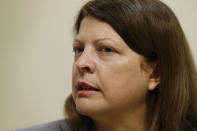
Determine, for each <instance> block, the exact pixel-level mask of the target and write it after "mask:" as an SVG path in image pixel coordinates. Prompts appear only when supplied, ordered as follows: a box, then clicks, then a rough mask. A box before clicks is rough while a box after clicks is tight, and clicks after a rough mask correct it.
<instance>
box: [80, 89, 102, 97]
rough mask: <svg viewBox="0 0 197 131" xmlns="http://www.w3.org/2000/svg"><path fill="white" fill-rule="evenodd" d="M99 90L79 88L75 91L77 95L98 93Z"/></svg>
mask: <svg viewBox="0 0 197 131" xmlns="http://www.w3.org/2000/svg"><path fill="white" fill-rule="evenodd" d="M99 92H100V91H94V90H80V91H78V92H77V95H78V96H91V95H95V94H98V93H99Z"/></svg>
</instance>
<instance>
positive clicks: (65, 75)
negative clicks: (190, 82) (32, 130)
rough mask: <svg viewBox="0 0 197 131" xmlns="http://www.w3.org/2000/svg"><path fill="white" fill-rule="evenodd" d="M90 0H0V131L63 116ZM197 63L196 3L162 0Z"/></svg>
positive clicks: (182, 0) (181, 0)
mask: <svg viewBox="0 0 197 131" xmlns="http://www.w3.org/2000/svg"><path fill="white" fill-rule="evenodd" d="M84 1H86V0H17V1H16V0H0V130H1V131H9V130H11V129H13V128H16V127H26V126H30V125H34V124H39V123H43V122H48V121H52V120H56V119H60V118H63V104H64V100H65V98H66V96H67V95H68V94H69V93H70V92H71V89H70V87H71V67H72V60H73V56H72V55H73V54H72V39H73V35H72V27H73V23H74V18H75V16H76V13H77V11H78V10H79V8H80V7H81V5H82V4H83V3H84ZM164 1H165V2H166V3H168V4H169V5H170V6H171V7H172V8H173V10H174V11H175V13H176V14H177V16H178V18H179V19H180V22H181V24H182V26H183V29H184V30H185V33H186V36H187V38H188V40H189V43H190V45H191V48H192V51H193V54H194V56H195V60H196V61H197V44H196V42H197V37H196V34H197V18H196V17H197V14H196V13H194V12H197V8H196V5H197V1H196V0H164Z"/></svg>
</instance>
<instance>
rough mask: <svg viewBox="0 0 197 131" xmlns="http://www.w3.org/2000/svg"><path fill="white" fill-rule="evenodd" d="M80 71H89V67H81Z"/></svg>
mask: <svg viewBox="0 0 197 131" xmlns="http://www.w3.org/2000/svg"><path fill="white" fill-rule="evenodd" d="M81 71H83V72H90V68H89V67H88V66H85V67H81Z"/></svg>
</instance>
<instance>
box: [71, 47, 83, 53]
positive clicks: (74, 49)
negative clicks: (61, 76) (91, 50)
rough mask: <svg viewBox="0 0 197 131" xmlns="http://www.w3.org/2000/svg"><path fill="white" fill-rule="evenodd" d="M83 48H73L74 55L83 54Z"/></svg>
mask: <svg viewBox="0 0 197 131" xmlns="http://www.w3.org/2000/svg"><path fill="white" fill-rule="evenodd" d="M83 50H84V48H83V47H73V52H74V53H75V54H78V53H80V52H83Z"/></svg>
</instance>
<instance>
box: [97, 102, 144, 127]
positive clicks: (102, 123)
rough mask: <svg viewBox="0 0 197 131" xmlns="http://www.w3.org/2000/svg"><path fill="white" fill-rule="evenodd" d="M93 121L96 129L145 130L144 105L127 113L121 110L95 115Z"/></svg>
mask: <svg viewBox="0 0 197 131" xmlns="http://www.w3.org/2000/svg"><path fill="white" fill-rule="evenodd" d="M94 123H95V125H96V128H97V131H146V109H145V105H144V107H143V108H140V109H138V110H135V111H132V112H131V111H130V112H129V113H128V112H127V113H126V112H125V111H121V112H119V113H118V112H116V113H114V114H112V113H110V114H107V115H106V114H105V115H102V116H101V117H96V119H94Z"/></svg>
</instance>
